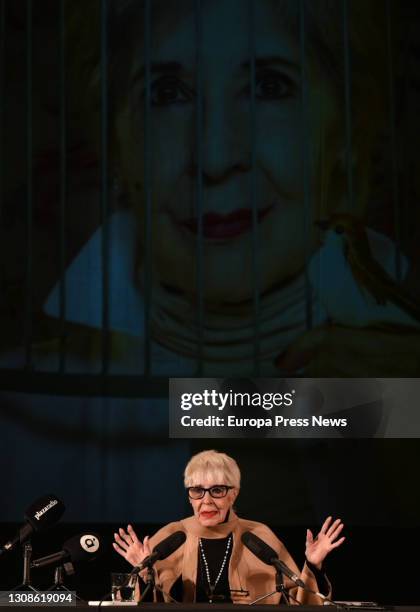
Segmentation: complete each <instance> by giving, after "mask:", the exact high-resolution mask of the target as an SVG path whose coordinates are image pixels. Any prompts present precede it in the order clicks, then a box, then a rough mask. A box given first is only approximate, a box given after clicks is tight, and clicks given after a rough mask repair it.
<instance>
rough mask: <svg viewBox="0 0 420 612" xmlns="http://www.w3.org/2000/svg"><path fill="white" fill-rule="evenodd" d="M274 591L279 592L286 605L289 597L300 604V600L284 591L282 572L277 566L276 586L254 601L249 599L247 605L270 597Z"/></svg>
mask: <svg viewBox="0 0 420 612" xmlns="http://www.w3.org/2000/svg"><path fill="white" fill-rule="evenodd" d="M275 593H281V594H282V596H283V597H284V599H285V601H286V605H288V606H290V605H291V604H290V600H291V599H293V601H295V602H296V603H297V604H298V605H301V603H300V601H298V600H297V599H296V597H295V596H294V595H291V594H290V593H288V592H287V591H286V587H285V586H284V582H283V572H281V571H280V570H279V569H278V568H276V588H275V590H274V591H272V592H271V593H267V594H266V595H262V596H261V597H257V599H254V601H251V603H250V604H249V605H250V606H253V605H254V604H256V603H258V602H259V601H262V600H263V599H267V597H271V596H272V595H274V594H275Z"/></svg>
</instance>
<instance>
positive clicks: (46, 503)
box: [25, 494, 65, 531]
mask: <svg viewBox="0 0 420 612" xmlns="http://www.w3.org/2000/svg"><path fill="white" fill-rule="evenodd" d="M64 510H65V506H64V504H63V502H62V501H61V500H60V499H59V498H58V497H57V496H56V495H52V494H48V495H43V496H42V497H40V498H39V499H37V500H36V501H35V502H34V503H33V504H31V505H30V506H29V508H27V510H26V512H25V519H26V520H27V521H28V523H29V524H30V525H31V527H32V528H33V530H34V531H40V530H42V529H46V528H47V527H50V526H51V525H54V524H55V523H57V522H58V521H59V520H60V518H61V517H62V516H63V514H64Z"/></svg>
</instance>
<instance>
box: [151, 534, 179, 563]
mask: <svg viewBox="0 0 420 612" xmlns="http://www.w3.org/2000/svg"><path fill="white" fill-rule="evenodd" d="M186 538H187V536H186V535H185V532H184V531H175V533H173V534H171V535H170V536H168V537H167V538H165V539H164V540H162V541H161V542H159V544H156V546H155V547H154V549H153V553H154V554H157V559H156V560H157V561H161V560H162V559H166V557H169V555H171V554H172V553H173V552H175V551H176V550H177V549H178V548H179V547H180V546H182V544H183V543H184V542H185V540H186Z"/></svg>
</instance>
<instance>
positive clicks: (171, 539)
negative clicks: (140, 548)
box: [131, 531, 187, 574]
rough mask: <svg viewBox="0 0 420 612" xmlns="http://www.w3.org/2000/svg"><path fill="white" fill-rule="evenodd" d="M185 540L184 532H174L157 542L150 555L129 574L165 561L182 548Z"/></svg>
mask: <svg viewBox="0 0 420 612" xmlns="http://www.w3.org/2000/svg"><path fill="white" fill-rule="evenodd" d="M186 539H187V536H186V535H185V532H184V531H175V533H173V534H171V535H170V536H168V537H167V538H165V539H164V540H162V541H161V542H159V544H156V546H155V547H154V549H153V551H152V553H151V554H150V555H149V556H147V557H146V558H145V559H143V561H142V562H141V563H140V564H139V565H136V566H135V567H134V568H133V569H132V571H131V574H138V573H139V572H141V571H142V570H144V569H145V568H146V567H152V565H154V563H156V561H162V560H163V559H166V557H169V555H171V554H172V553H173V552H175V551H176V550H177V549H178V548H179V547H180V546H182V544H183V543H184V542H185V540H186Z"/></svg>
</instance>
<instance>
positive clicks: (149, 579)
mask: <svg viewBox="0 0 420 612" xmlns="http://www.w3.org/2000/svg"><path fill="white" fill-rule="evenodd" d="M145 582H146V588H145V589H144V592H143V593H142V595H141V597H140V599H139V602H138V603H139V604H141V602H142V601H143V599H144V597H145V595H146V594H147V593H148V592H149V591H159V593H161V594H162V595H163V596H164V597H167V598H168V599H169V601H171V602H172V603H180V602H179V601H177V600H176V599H174V598H173V597H172V595H170V593H167V592H166V591H164V590H163V589H162V587H160V586H159V585H157V584H156V580H155V570H154V569H153V567H151V566H150V565H149V566H147V576H146V580H145Z"/></svg>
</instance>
